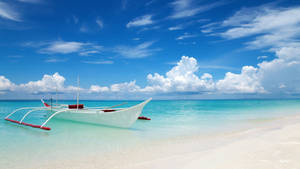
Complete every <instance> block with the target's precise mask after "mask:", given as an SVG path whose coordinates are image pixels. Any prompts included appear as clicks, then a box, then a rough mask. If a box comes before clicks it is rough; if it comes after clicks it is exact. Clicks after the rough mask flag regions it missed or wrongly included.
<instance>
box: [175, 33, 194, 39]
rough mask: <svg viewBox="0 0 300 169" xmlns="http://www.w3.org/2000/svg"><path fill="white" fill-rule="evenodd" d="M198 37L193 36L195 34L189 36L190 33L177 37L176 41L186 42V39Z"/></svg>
mask: <svg viewBox="0 0 300 169" xmlns="http://www.w3.org/2000/svg"><path fill="white" fill-rule="evenodd" d="M196 36H197V35H193V34H189V33H187V32H185V33H184V34H183V35H181V36H179V37H177V38H176V40H184V39H187V38H194V37H196Z"/></svg>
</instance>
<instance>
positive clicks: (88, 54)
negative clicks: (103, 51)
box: [79, 50, 100, 56]
mask: <svg viewBox="0 0 300 169" xmlns="http://www.w3.org/2000/svg"><path fill="white" fill-rule="evenodd" d="M96 53H100V51H99V50H88V51H82V52H80V53H79V55H80V56H90V55H91V54H96Z"/></svg>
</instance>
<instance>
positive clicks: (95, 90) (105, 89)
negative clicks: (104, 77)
mask: <svg viewBox="0 0 300 169" xmlns="http://www.w3.org/2000/svg"><path fill="white" fill-rule="evenodd" d="M108 91H109V88H108V87H106V86H104V87H101V86H98V85H91V87H90V89H89V93H102V92H108Z"/></svg>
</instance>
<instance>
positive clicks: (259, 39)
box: [217, 5, 300, 94]
mask: <svg viewBox="0 0 300 169" xmlns="http://www.w3.org/2000/svg"><path fill="white" fill-rule="evenodd" d="M222 26H223V27H229V28H228V29H227V30H226V31H225V32H223V33H221V36H223V37H225V38H227V39H235V38H242V37H248V36H253V39H254V40H251V38H250V41H248V42H247V43H246V44H247V45H248V46H247V47H248V48H250V49H251V48H254V49H258V48H265V47H268V48H269V51H270V52H275V58H274V59H273V60H270V61H262V62H261V63H258V65H257V67H256V68H255V67H252V66H244V67H243V69H242V72H241V73H240V74H233V73H227V74H226V76H225V78H224V79H223V80H220V81H219V82H217V86H218V87H219V88H223V89H224V90H225V91H233V92H236V91H246V92H247V91H248V92H250V93H251V92H252V91H253V92H254V91H256V92H260V93H263V92H267V93H272V94H276V93H277V94H278V93H280V94H299V93H300V87H299V86H300V76H299V75H300V43H299V42H298V38H299V36H300V28H299V26H300V7H297V6H296V7H289V8H276V7H274V6H266V5H264V6H260V7H255V8H248V9H247V8H244V9H242V10H240V11H238V12H236V13H235V14H234V15H233V16H232V17H230V18H228V19H227V20H225V21H223V25H222ZM266 58H267V56H259V57H258V59H266ZM245 86H246V87H245Z"/></svg>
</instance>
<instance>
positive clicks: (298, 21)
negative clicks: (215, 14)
mask: <svg viewBox="0 0 300 169" xmlns="http://www.w3.org/2000/svg"><path fill="white" fill-rule="evenodd" d="M223 26H230V28H229V29H228V30H227V31H225V32H223V33H221V36H223V37H225V38H228V39H235V38H241V37H247V36H256V37H255V39H254V40H253V41H250V42H248V43H247V45H248V46H249V47H250V48H262V47H271V46H272V47H282V46H286V45H287V43H293V42H296V41H298V40H297V38H298V37H299V36H300V28H299V26H300V7H290V8H275V7H271V6H262V7H256V8H250V9H247V8H244V9H242V10H240V11H238V12H236V13H235V14H234V15H233V16H232V17H230V18H228V19H227V20H225V21H223Z"/></svg>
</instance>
